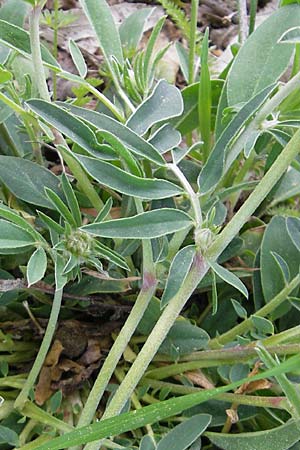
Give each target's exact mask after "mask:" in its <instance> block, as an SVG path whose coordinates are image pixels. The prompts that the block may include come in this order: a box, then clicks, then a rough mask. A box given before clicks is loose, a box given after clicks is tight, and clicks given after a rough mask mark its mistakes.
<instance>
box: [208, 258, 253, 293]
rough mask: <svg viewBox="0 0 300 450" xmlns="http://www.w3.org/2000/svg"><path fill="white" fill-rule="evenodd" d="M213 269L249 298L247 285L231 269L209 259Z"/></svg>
mask: <svg viewBox="0 0 300 450" xmlns="http://www.w3.org/2000/svg"><path fill="white" fill-rule="evenodd" d="M207 262H208V264H209V265H210V267H211V268H212V270H213V271H214V272H215V273H216V274H217V275H218V276H219V277H220V278H221V279H222V280H223V281H225V282H226V283H228V284H230V285H231V286H233V287H234V288H236V289H237V290H238V291H240V292H241V293H242V294H243V295H244V296H245V297H246V298H248V291H247V288H246V286H245V285H244V284H243V283H242V282H241V280H240V279H239V278H238V277H237V276H236V275H234V274H233V273H232V272H229V270H227V269H225V267H222V266H220V264H218V263H216V262H211V261H207Z"/></svg>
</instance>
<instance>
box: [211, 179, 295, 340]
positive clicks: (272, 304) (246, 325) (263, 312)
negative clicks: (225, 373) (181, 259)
mask: <svg viewBox="0 0 300 450" xmlns="http://www.w3.org/2000/svg"><path fill="white" fill-rule="evenodd" d="M268 173H269V172H268ZM265 176H266V175H265ZM221 234H222V233H221ZM299 284H300V274H298V275H296V276H295V277H294V278H293V279H292V281H291V282H290V283H288V284H287V285H286V286H285V287H284V288H283V289H282V290H281V291H280V292H279V293H278V294H277V295H276V296H275V297H274V298H273V299H272V300H271V301H269V302H268V303H267V304H266V305H265V306H263V307H262V308H261V309H259V310H258V311H257V312H256V313H255V315H256V316H259V317H266V316H267V315H268V314H270V313H271V312H273V311H274V310H275V309H276V308H278V306H279V305H281V304H282V303H283V302H284V301H286V299H287V297H288V296H289V294H290V293H291V292H293V290H294V289H296V287H297V286H298V285H299ZM252 326H253V324H252V318H251V317H248V319H245V320H244V321H243V322H241V323H239V324H238V325H236V326H235V327H233V328H232V329H231V330H229V331H227V332H226V333H223V334H221V336H218V337H217V338H214V339H212V340H211V341H210V343H209V346H210V348H218V347H219V346H221V345H224V344H227V343H228V342H231V341H232V340H234V339H235V338H236V336H238V335H241V334H244V333H246V332H247V331H249V330H250V329H251V328H252Z"/></svg>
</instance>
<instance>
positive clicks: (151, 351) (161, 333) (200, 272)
mask: <svg viewBox="0 0 300 450" xmlns="http://www.w3.org/2000/svg"><path fill="white" fill-rule="evenodd" d="M208 268H209V266H208V265H207V264H206V262H205V261H204V259H203V258H202V256H201V254H200V253H197V254H196V256H195V260H194V263H193V266H192V268H191V270H190V273H189V274H188V276H187V278H186V281H185V283H184V284H183V285H182V286H181V288H180V289H179V291H178V292H177V294H176V295H175V296H174V297H173V298H172V300H171V301H170V302H169V303H168V305H167V306H166V308H165V309H164V311H163V313H162V315H161V317H160V318H159V320H158V321H157V323H156V326H155V327H154V328H153V330H152V332H151V333H150V335H149V337H148V339H147V341H146V343H145V345H144V346H143V348H142V350H141V351H140V353H139V354H138V356H137V358H136V360H135V361H134V363H133V365H132V366H131V368H130V370H129V371H128V373H127V375H126V377H125V378H124V381H123V383H122V384H121V386H120V387H119V389H118V390H117V392H116V394H115V395H114V397H113V399H112V401H111V402H110V404H109V406H108V407H107V409H106V411H105V413H104V416H103V418H108V417H112V416H114V415H116V414H118V413H119V412H120V411H121V409H122V408H123V406H124V404H125V403H126V401H127V399H128V398H130V396H131V394H132V392H133V390H134V389H135V387H136V386H137V384H138V382H139V380H140V379H141V377H142V376H143V374H144V372H145V371H146V369H147V367H148V365H149V363H150V362H151V360H152V358H153V356H154V355H155V354H156V352H157V350H158V348H159V346H160V345H161V344H162V342H163V341H164V339H165V338H166V336H167V334H168V332H169V329H170V328H171V326H172V325H173V323H174V321H175V320H176V318H177V317H178V315H179V313H180V311H181V309H182V307H183V305H184V304H185V302H186V301H187V300H188V299H189V297H190V295H191V294H192V293H193V292H194V290H195V288H196V287H197V285H198V283H199V279H201V278H202V277H203V276H204V274H205V273H206V272H207V270H208Z"/></svg>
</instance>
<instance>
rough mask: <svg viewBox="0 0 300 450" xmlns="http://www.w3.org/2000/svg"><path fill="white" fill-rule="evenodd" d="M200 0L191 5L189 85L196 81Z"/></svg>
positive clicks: (193, 1) (193, 0)
mask: <svg viewBox="0 0 300 450" xmlns="http://www.w3.org/2000/svg"><path fill="white" fill-rule="evenodd" d="M198 5H199V0H192V3H191V22H190V24H191V32H190V40H189V80H188V82H189V84H192V83H194V79H195V53H196V32H197V20H198Z"/></svg>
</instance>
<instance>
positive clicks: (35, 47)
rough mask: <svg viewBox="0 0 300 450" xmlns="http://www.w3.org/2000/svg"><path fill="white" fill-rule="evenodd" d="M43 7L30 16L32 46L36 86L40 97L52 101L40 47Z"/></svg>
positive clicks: (35, 7) (39, 7)
mask: <svg viewBox="0 0 300 450" xmlns="http://www.w3.org/2000/svg"><path fill="white" fill-rule="evenodd" d="M42 7H43V6H42V5H41V4H37V5H35V6H34V7H33V8H32V11H31V14H30V26H29V27H30V46H31V57H32V63H33V66H34V76H35V83H36V86H37V88H38V91H39V94H40V97H41V98H42V99H43V100H46V101H50V95H49V91H48V86H47V82H46V77H45V71H44V66H43V61H42V55H41V47H40V35H39V33H40V15H41V11H42Z"/></svg>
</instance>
